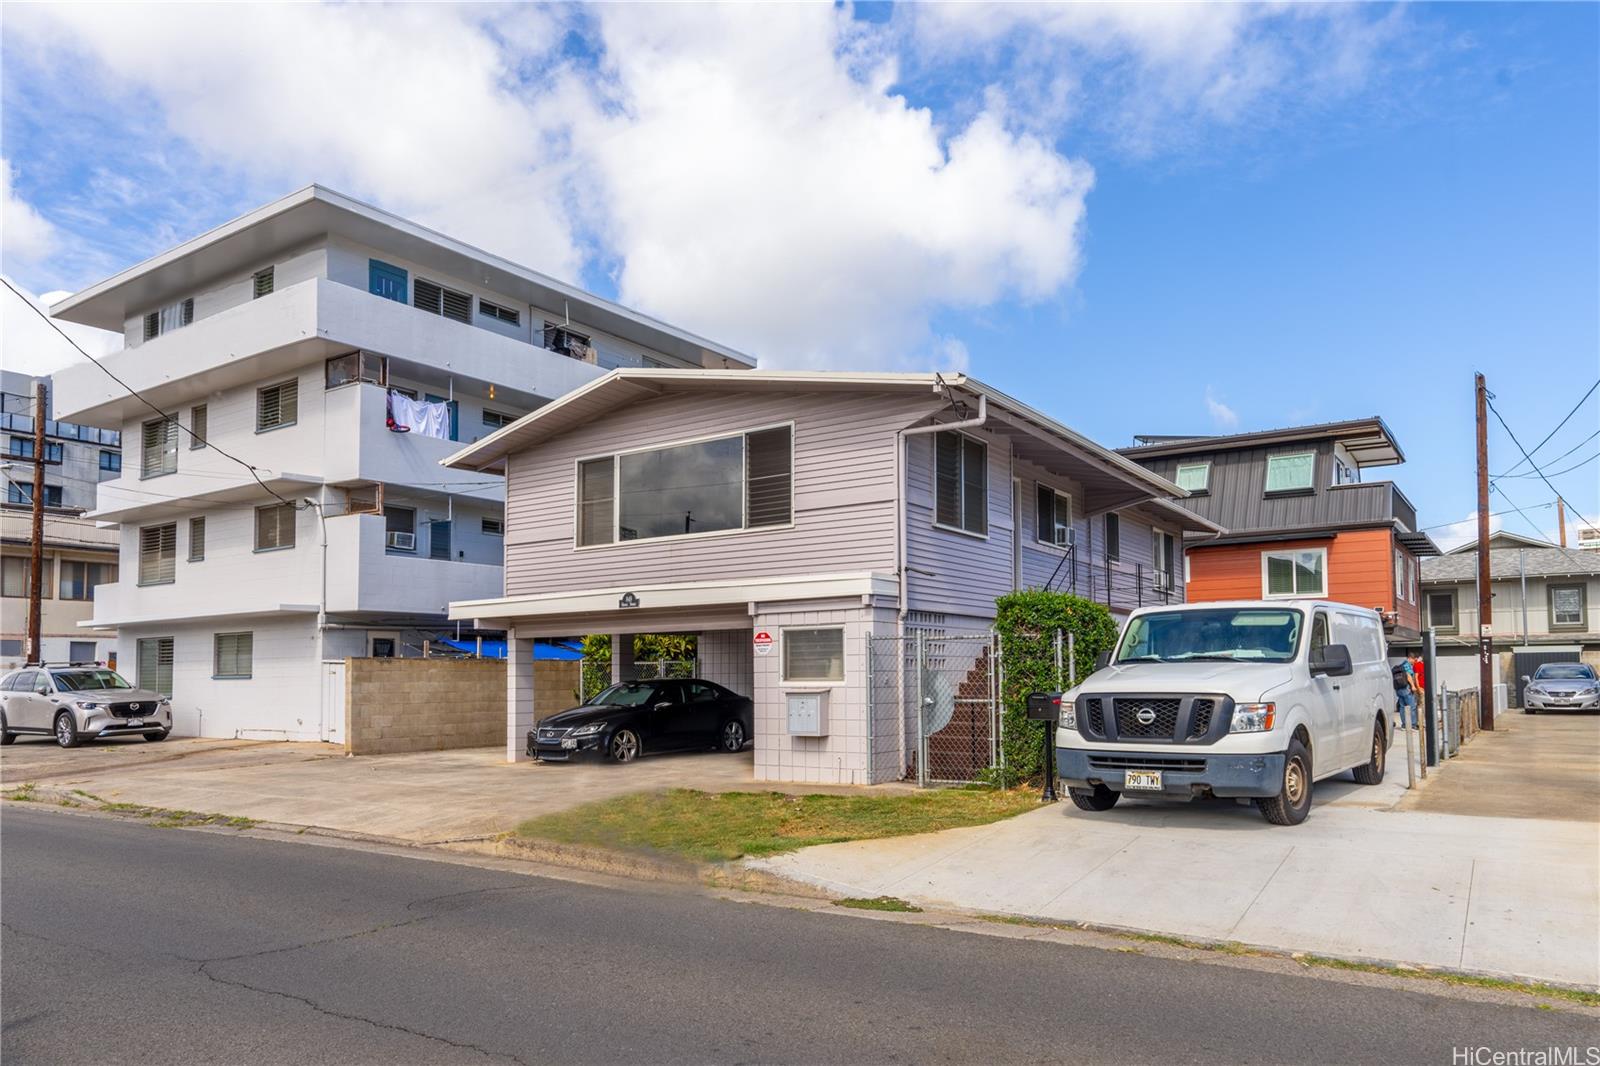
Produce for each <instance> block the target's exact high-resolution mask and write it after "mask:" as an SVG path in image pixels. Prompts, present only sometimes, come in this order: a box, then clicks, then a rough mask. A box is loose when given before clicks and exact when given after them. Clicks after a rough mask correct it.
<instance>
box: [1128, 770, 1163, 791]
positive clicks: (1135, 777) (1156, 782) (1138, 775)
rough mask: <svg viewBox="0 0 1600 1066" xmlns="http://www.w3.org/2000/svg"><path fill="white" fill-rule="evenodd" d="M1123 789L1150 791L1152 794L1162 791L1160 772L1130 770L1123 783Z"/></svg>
mask: <svg viewBox="0 0 1600 1066" xmlns="http://www.w3.org/2000/svg"><path fill="white" fill-rule="evenodd" d="M1122 787H1123V788H1137V789H1149V790H1150V791H1152V792H1160V791H1161V771H1160V770H1129V771H1128V772H1127V776H1126V778H1125V779H1124V780H1123V782H1122Z"/></svg>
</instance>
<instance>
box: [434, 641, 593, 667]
mask: <svg viewBox="0 0 1600 1066" xmlns="http://www.w3.org/2000/svg"><path fill="white" fill-rule="evenodd" d="M439 643H440V644H444V645H447V646H448V647H451V648H455V649H456V650H457V651H464V652H466V653H467V654H468V655H471V654H473V653H474V652H476V651H477V650H478V643H477V641H475V640H441V641H439ZM483 657H484V658H485V659H504V658H505V657H506V642H505V641H503V640H486V641H484V642H483ZM533 657H534V658H535V659H549V660H554V661H558V662H576V661H577V660H579V659H582V658H583V648H582V647H581V646H580V645H579V644H578V643H577V642H576V641H572V642H568V641H554V640H536V641H534V642H533Z"/></svg>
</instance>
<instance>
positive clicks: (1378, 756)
mask: <svg viewBox="0 0 1600 1066" xmlns="http://www.w3.org/2000/svg"><path fill="white" fill-rule="evenodd" d="M1383 741H1384V736H1383V723H1382V722H1379V723H1378V724H1377V725H1375V726H1373V727H1372V758H1371V759H1369V760H1367V762H1366V764H1365V765H1363V766H1357V767H1356V768H1355V769H1354V770H1351V771H1350V773H1351V775H1352V776H1353V777H1355V779H1356V784H1358V785H1378V784H1382V783H1383V770H1384V762H1385V760H1386V758H1387V756H1388V752H1387V751H1386V750H1385V749H1384V744H1383Z"/></svg>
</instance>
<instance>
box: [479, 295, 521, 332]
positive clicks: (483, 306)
mask: <svg viewBox="0 0 1600 1066" xmlns="http://www.w3.org/2000/svg"><path fill="white" fill-rule="evenodd" d="M478 314H480V315H482V316H484V317H485V318H492V319H495V320H497V321H500V322H504V323H505V324H506V325H508V326H520V325H522V312H520V311H518V310H516V309H515V308H511V307H502V306H500V305H499V304H492V303H490V302H489V301H488V300H479V301H478Z"/></svg>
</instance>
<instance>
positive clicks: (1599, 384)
mask: <svg viewBox="0 0 1600 1066" xmlns="http://www.w3.org/2000/svg"><path fill="white" fill-rule="evenodd" d="M1595 389H1600V380H1597V381H1595V383H1594V384H1593V385H1590V386H1589V391H1588V392H1586V393H1584V394H1583V399H1581V400H1579V401H1578V402H1577V403H1575V404H1573V406H1572V410H1570V411H1568V412H1567V417H1566V418H1563V419H1562V420H1561V421H1559V422H1557V423H1556V428H1555V429H1552V430H1551V431H1550V432H1549V433H1546V434H1545V435H1544V440H1542V441H1540V442H1539V443H1538V444H1535V445H1534V446H1533V451H1531V452H1527V451H1525V452H1523V453H1522V460H1521V461H1519V462H1518V463H1517V466H1521V465H1522V463H1523V462H1528V463H1532V462H1533V457H1534V455H1536V454H1537V453H1538V451H1539V449H1540V448H1543V447H1544V446H1545V445H1546V444H1549V443H1550V438H1551V437H1553V436H1555V435H1556V434H1557V433H1560V432H1561V427H1562V426H1564V425H1566V424H1567V423H1568V422H1570V421H1572V416H1573V415H1575V414H1577V413H1578V408H1580V407H1582V406H1583V405H1584V402H1585V401H1586V400H1588V399H1589V397H1591V396H1593V395H1594V390H1595ZM1496 417H1499V416H1498V414H1497V415H1496ZM1500 424H1501V425H1505V423H1504V422H1503V421H1502V422H1501V423H1500ZM1591 439H1592V438H1591ZM1517 447H1519V448H1520V447H1522V445H1520V444H1519V445H1517ZM1574 450H1576V449H1574ZM1567 454H1568V455H1571V454H1572V452H1568V453H1567ZM1551 461H1552V462H1554V461H1555V460H1551ZM1517 466H1513V467H1512V468H1511V470H1515V469H1516V468H1517ZM1511 470H1507V471H1506V474H1509V473H1511ZM1500 476H1501V477H1504V476H1505V474H1501V475H1500Z"/></svg>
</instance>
